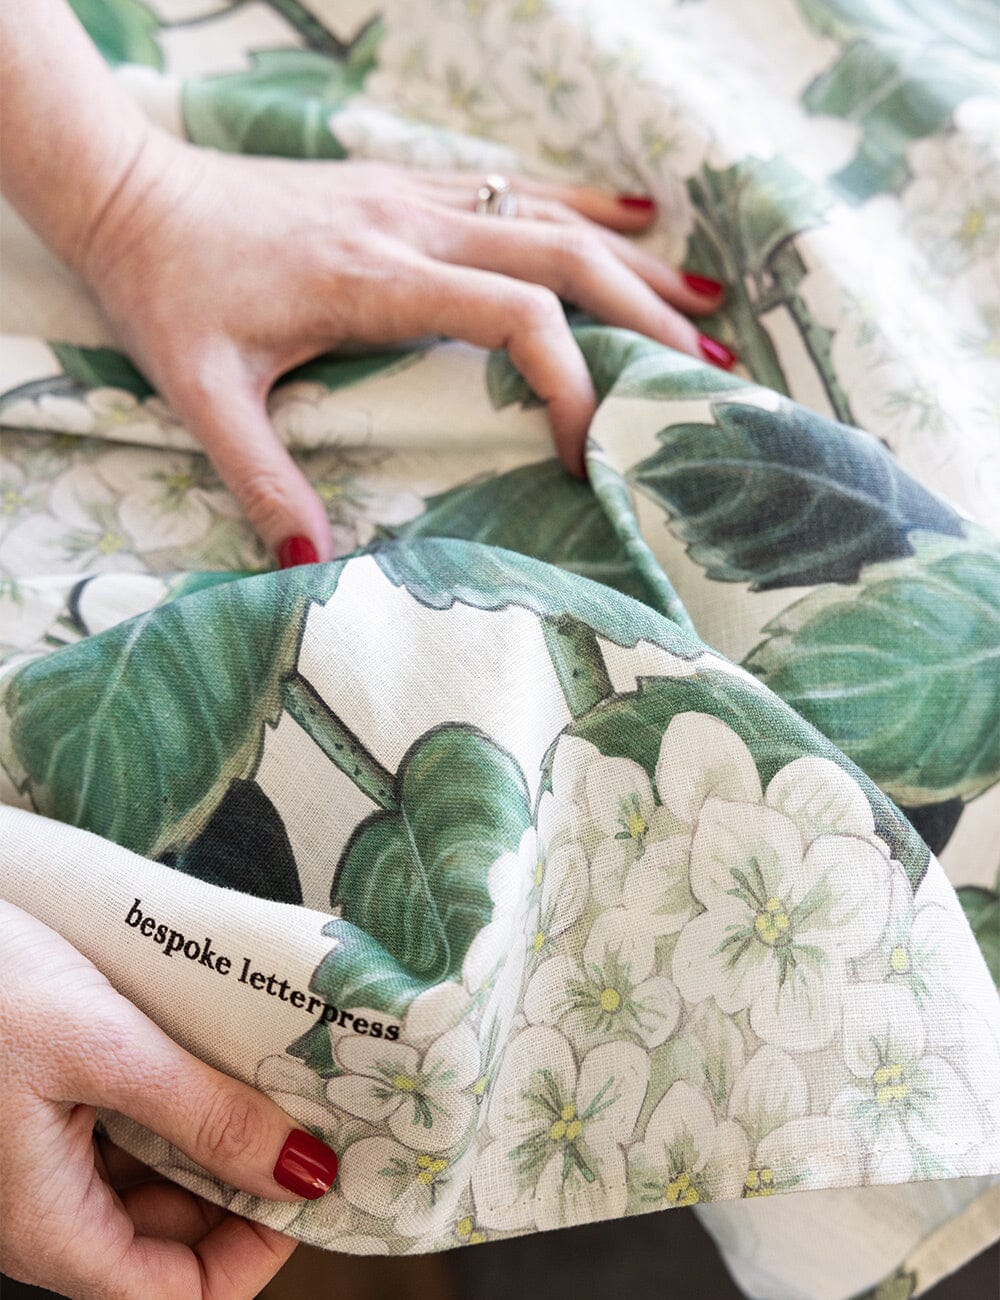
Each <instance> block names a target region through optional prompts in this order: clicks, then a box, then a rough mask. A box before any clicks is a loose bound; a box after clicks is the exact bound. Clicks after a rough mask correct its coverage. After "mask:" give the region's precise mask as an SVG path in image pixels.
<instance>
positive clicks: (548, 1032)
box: [489, 1025, 577, 1147]
mask: <svg viewBox="0 0 1000 1300" xmlns="http://www.w3.org/2000/svg"><path fill="white" fill-rule="evenodd" d="M576 1079H577V1071H576V1061H575V1060H574V1058H573V1051H572V1048H571V1047H570V1045H569V1042H568V1041H567V1040H566V1038H565V1037H564V1035H562V1034H561V1033H559V1031H558V1030H557V1029H552V1028H550V1027H549V1026H548V1025H532V1026H530V1027H529V1028H527V1029H523V1030H522V1031H521V1032H520V1033H519V1034H517V1035H516V1036H515V1037H514V1038H513V1039H511V1041H510V1043H509V1045H508V1047H507V1050H506V1051H505V1052H504V1055H503V1060H502V1062H501V1065H500V1069H499V1071H498V1073H497V1078H496V1082H495V1083H494V1085H493V1092H492V1096H491V1099H490V1112H489V1126H490V1132H491V1133H492V1134H493V1135H494V1136H495V1137H498V1138H501V1139H502V1140H504V1141H506V1142H509V1144H510V1146H512V1147H513V1146H516V1145H517V1144H518V1142H520V1141H521V1140H522V1138H524V1137H526V1136H528V1135H529V1134H531V1133H534V1132H537V1131H538V1129H540V1128H541V1127H542V1126H543V1125H544V1126H545V1127H546V1128H547V1127H548V1122H547V1121H550V1120H551V1114H550V1112H549V1110H548V1109H547V1108H546V1107H545V1105H544V1104H543V1103H542V1101H541V1100H539V1098H540V1097H543V1096H546V1095H547V1094H548V1091H549V1080H551V1088H552V1089H553V1090H554V1092H555V1094H556V1096H557V1097H558V1098H560V1099H563V1101H564V1104H565V1103H568V1102H570V1101H572V1099H573V1096H574V1094H575V1092H576Z"/></svg>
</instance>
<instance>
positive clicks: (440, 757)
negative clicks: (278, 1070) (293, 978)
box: [327, 724, 530, 1010]
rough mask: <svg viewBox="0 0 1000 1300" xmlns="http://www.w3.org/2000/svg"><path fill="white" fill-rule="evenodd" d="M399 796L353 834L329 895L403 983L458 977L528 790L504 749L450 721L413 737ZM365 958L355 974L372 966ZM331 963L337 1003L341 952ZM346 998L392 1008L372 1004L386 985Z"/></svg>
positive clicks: (516, 834)
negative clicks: (390, 808)
mask: <svg viewBox="0 0 1000 1300" xmlns="http://www.w3.org/2000/svg"><path fill="white" fill-rule="evenodd" d="M396 798H397V801H398V805H399V811H398V812H378V813H375V814H373V815H372V816H371V817H369V818H368V819H367V820H366V821H365V822H363V823H362V824H361V826H360V827H359V828H358V830H357V831H356V832H355V834H354V836H353V837H352V840H351V843H350V844H349V845H348V847H347V849H346V850H345V852H344V856H343V858H342V859H341V863H340V866H339V868H338V871H337V876H336V879H335V881H334V885H333V889H332V891H331V895H330V901H331V903H332V905H333V906H334V907H338V908H340V910H341V915H342V917H343V919H344V921H346V922H349V923H350V924H351V925H353V926H356V927H357V928H358V930H359V931H361V932H363V936H364V937H366V938H369V939H371V940H372V941H374V942H375V943H377V944H378V945H380V946H381V948H383V949H385V951H386V953H388V954H389V955H390V956H391V958H392V959H393V960H394V962H395V963H398V966H399V967H401V968H402V970H403V971H404V972H405V973H406V976H407V979H408V981H409V982H410V983H412V982H413V981H419V982H420V983H422V984H434V983H437V982H438V981H440V980H445V979H450V978H454V977H455V976H457V975H459V974H460V972H461V968H462V961H463V959H464V957H465V954H466V951H467V949H468V947H469V944H470V943H471V942H472V940H473V939H474V938H475V936H476V934H478V932H479V931H480V930H481V929H482V927H483V926H484V925H486V923H487V922H488V921H489V919H490V916H491V915H492V911H493V904H492V901H491V899H490V894H489V890H488V888H487V879H486V878H487V873H488V871H489V868H490V866H491V865H492V863H493V862H495V861H496V859H497V858H499V857H500V856H501V855H502V854H504V853H506V852H511V851H513V850H515V849H516V848H517V846H518V843H519V842H520V838H521V835H522V834H523V832H524V830H525V829H526V828H527V826H528V823H529V821H530V813H529V808H528V793H527V787H526V786H525V782H524V777H523V775H522V773H521V770H520V768H519V767H518V766H517V764H516V762H515V761H514V760H513V759H512V758H511V757H510V755H509V754H507V753H505V752H504V751H503V750H502V749H500V747H499V746H498V745H496V744H495V742H493V741H492V740H490V739H489V738H488V737H487V736H484V735H482V734H481V733H479V732H477V731H475V730H473V729H472V728H470V727H465V726H460V725H457V724H456V725H446V726H442V727H440V728H438V729H437V730H435V731H431V732H428V733H427V734H426V735H424V736H422V737H421V738H420V740H418V741H417V742H416V744H415V745H414V746H413V748H412V749H411V750H410V752H409V753H408V754H407V756H406V758H405V759H404V760H403V762H402V764H401V765H400V769H399V773H398V774H397V789H396ZM359 942H360V940H359ZM363 956H364V960H361V958H359V963H358V971H359V972H368V971H370V970H372V969H374V968H373V967H372V966H371V964H370V962H369V960H368V957H367V956H365V955H364V954H363ZM329 960H330V962H331V972H333V975H332V977H331V978H333V983H331V984H330V985H329V986H327V987H328V991H329V992H331V993H335V994H336V996H337V997H339V998H340V999H341V1000H342V1001H343V1000H345V999H346V996H347V995H346V994H345V992H344V988H343V977H342V976H341V975H340V974H338V973H337V972H339V971H340V970H342V967H343V954H342V952H341V950H340V949H337V950H335V952H334V953H332V954H331V956H330V959H329ZM334 976H335V978H334ZM353 978H355V977H354V976H353V975H352V979H353ZM357 978H358V979H360V978H361V975H360V973H359V974H358V976H357ZM365 978H367V975H366V976H365ZM381 988H382V986H381V985H380V986H379V989H380V990H381ZM350 996H351V997H352V998H355V999H357V1003H356V1004H357V1005H366V1006H378V1007H380V1008H381V1009H383V1010H388V1009H389V1008H388V1007H387V1006H386V1005H385V1003H384V1001H372V1000H371V999H372V998H374V997H376V996H380V997H384V991H382V992H378V991H376V992H373V991H372V990H370V989H368V990H366V991H364V992H362V991H360V990H354V991H352V992H351V994H350Z"/></svg>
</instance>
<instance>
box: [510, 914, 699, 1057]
mask: <svg viewBox="0 0 1000 1300" xmlns="http://www.w3.org/2000/svg"><path fill="white" fill-rule="evenodd" d="M524 1013H525V1015H526V1016H527V1018H528V1020H529V1021H530V1022H531V1023H533V1024H550V1025H558V1026H559V1027H560V1028H561V1029H562V1030H563V1032H564V1033H565V1034H566V1035H567V1036H568V1037H569V1039H570V1041H571V1042H572V1043H574V1045H575V1046H577V1047H578V1048H579V1049H580V1050H581V1051H586V1050H588V1049H589V1048H591V1047H593V1046H595V1045H596V1044H598V1043H602V1042H608V1041H613V1040H625V1041H627V1042H638V1043H640V1044H641V1045H642V1046H644V1047H646V1048H653V1047H658V1046H659V1045H660V1044H661V1043H662V1042H664V1041H665V1040H666V1039H667V1038H669V1037H670V1035H671V1034H672V1033H673V1032H674V1029H675V1028H676V1026H677V1021H678V1019H679V1017H680V998H679V996H678V994H677V989H676V988H675V987H674V984H673V982H672V981H671V980H670V979H668V978H667V977H666V976H664V975H657V974H656V971H655V953H654V942H653V936H652V935H651V934H650V933H649V930H648V928H646V927H645V925H644V923H643V918H642V917H641V916H639V915H636V914H635V913H632V912H630V911H628V910H627V909H626V908H623V907H616V908H612V909H611V910H610V911H607V912H602V913H601V914H600V915H599V916H598V917H597V919H596V920H595V921H594V924H593V925H592V926H591V929H590V934H589V935H588V937H587V941H586V943H585V944H584V946H583V951H582V953H581V954H580V956H579V957H572V956H569V955H568V954H559V955H557V956H554V957H551V958H549V960H548V961H545V962H543V963H542V964H541V966H540V967H539V968H538V970H537V971H536V972H535V974H534V975H533V976H532V978H531V980H530V982H529V984H528V987H527V990H526V991H525V995H524Z"/></svg>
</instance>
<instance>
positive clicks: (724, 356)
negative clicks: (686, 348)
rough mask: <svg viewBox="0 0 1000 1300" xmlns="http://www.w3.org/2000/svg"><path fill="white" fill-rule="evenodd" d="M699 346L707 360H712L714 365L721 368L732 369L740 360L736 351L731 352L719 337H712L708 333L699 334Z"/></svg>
mask: <svg viewBox="0 0 1000 1300" xmlns="http://www.w3.org/2000/svg"><path fill="white" fill-rule="evenodd" d="M698 346H699V347H700V348H701V355H702V356H703V357H704V358H705V360H706V361H711V363H712V365H713V366H718V367H719V369H720V370H732V368H733V366H735V365H736V362H737V360H738V358H737V356H736V353H735V352H730V351H729V349H728V348H727V347H726V345H725V344H724V343H720V342H719V341H718V339H710V338H709V337H708V335H707V334H699V335H698Z"/></svg>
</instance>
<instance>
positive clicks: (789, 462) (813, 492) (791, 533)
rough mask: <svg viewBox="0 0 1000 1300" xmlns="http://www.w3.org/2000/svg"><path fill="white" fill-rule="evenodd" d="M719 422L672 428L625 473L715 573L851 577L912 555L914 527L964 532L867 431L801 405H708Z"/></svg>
mask: <svg viewBox="0 0 1000 1300" xmlns="http://www.w3.org/2000/svg"><path fill="white" fill-rule="evenodd" d="M712 413H713V415H714V416H715V419H716V421H717V423H716V424H714V425H712V424H673V425H669V426H668V427H667V428H665V429H663V430H662V431H661V433H660V434H659V435H658V436H659V441H660V443H661V450H659V451H657V452H655V453H654V454H653V455H652V456H649V457H648V458H647V459H646V460H644V461H642V462H641V463H640V464H638V465H635V466H633V468H632V469H631V470H630V471H629V473H628V478H629V480H630V481H631V482H632V483H634V484H635V485H636V487H638V488H640V489H642V490H643V491H645V492H646V493H648V494H649V495H650V496H651V497H652V498H653V499H654V500H655V501H656V502H657V503H658V504H659V505H661V506H662V507H663V509H664V510H665V511H666V512H667V516H668V519H669V521H670V527H671V530H672V531H673V532H674V533H676V535H677V536H678V537H679V538H680V539H681V540H682V541H683V542H686V543H687V549H688V554H689V555H690V556H691V558H692V559H693V560H694V561H695V562H696V563H698V564H700V565H702V567H703V568H704V569H705V570H706V572H707V573H708V576H709V577H710V578H717V579H721V580H722V581H725V582H749V583H750V584H751V588H752V590H754V591H767V590H769V589H771V588H774V587H790V586H804V585H808V584H812V583H817V582H850V581H853V580H854V579H855V578H856V577H857V575H858V573H859V571H860V569H861V566H862V565H863V564H869V563H871V562H872V561H875V560H883V559H888V558H891V557H893V556H903V555H909V554H912V549H911V545H910V541H909V534H910V531H911V530H912V529H916V528H927V529H935V530H936V531H938V532H942V533H953V534H960V533H961V522H960V520H959V517H958V515H957V514H956V513H955V512H954V511H953V510H951V509H950V508H949V507H948V506H946V505H945V504H944V503H943V502H941V501H940V500H939V499H938V498H937V497H935V496H933V495H932V494H931V493H930V492H928V491H927V490H926V489H925V488H923V487H921V486H920V484H918V483H917V482H916V481H915V480H914V479H911V478H910V477H909V476H908V475H906V474H905V473H904V472H903V471H902V470H901V469H900V468H899V465H898V464H897V462H896V460H895V459H894V458H893V457H892V456H890V455H889V453H888V452H887V451H885V449H884V448H883V447H882V446H881V444H880V443H878V442H876V441H875V440H874V439H873V438H870V437H868V436H867V435H866V434H863V433H860V432H859V431H858V430H856V429H851V428H848V427H846V426H844V425H840V424H836V423H834V422H833V421H832V420H827V419H824V418H823V417H822V416H820V415H816V414H814V413H813V412H811V411H807V410H806V409H805V408H804V407H800V406H796V405H794V404H792V403H790V402H789V403H785V404H783V405H782V406H781V407H780V408H779V409H778V410H777V411H769V410H763V409H761V408H760V407H757V406H745V405H742V404H737V403H728V402H727V403H716V404H715V405H713V407H712Z"/></svg>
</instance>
